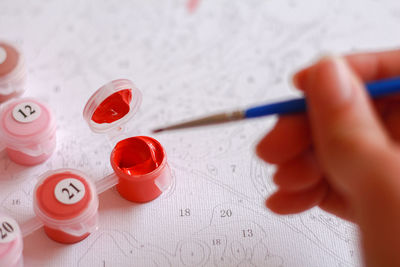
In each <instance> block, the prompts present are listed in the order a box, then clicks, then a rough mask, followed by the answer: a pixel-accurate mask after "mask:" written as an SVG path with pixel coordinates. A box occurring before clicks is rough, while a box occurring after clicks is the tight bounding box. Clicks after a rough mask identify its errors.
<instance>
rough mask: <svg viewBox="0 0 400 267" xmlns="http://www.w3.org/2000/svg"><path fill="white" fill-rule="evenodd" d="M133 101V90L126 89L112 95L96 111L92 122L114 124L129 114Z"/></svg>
mask: <svg viewBox="0 0 400 267" xmlns="http://www.w3.org/2000/svg"><path fill="white" fill-rule="evenodd" d="M131 100H132V91H131V89H124V90H120V91H118V92H115V93H114V94H112V95H110V96H109V97H107V98H106V99H104V100H103V102H101V103H100V105H99V106H98V107H97V109H96V110H95V111H94V113H93V116H92V121H94V122H96V123H112V122H114V121H117V120H119V119H121V118H122V117H124V116H125V115H126V114H127V113H128V112H129V109H130V107H129V104H130V103H131Z"/></svg>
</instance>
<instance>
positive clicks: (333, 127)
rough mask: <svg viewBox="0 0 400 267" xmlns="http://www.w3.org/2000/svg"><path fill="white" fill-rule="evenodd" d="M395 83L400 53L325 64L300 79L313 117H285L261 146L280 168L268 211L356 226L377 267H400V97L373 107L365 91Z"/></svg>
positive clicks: (262, 154)
mask: <svg viewBox="0 0 400 267" xmlns="http://www.w3.org/2000/svg"><path fill="white" fill-rule="evenodd" d="M393 76H400V51H388V52H381V53H369V54H355V55H350V56H347V57H345V58H339V57H326V58H323V59H321V60H320V61H319V62H317V63H316V64H314V65H312V66H311V67H308V68H306V69H304V70H302V71H300V72H299V73H297V74H296V75H295V76H294V83H295V85H296V87H298V88H299V89H300V90H302V91H304V93H305V95H306V99H307V104H308V113H307V114H298V115H290V116H282V117H281V118H280V119H279V120H278V122H277V124H276V125H275V127H274V128H273V129H272V130H271V131H270V132H269V133H268V134H267V135H266V136H265V137H264V138H263V139H262V140H261V141H260V143H259V144H258V146H257V154H258V156H259V157H260V158H262V159H263V160H265V161H267V162H269V163H273V164H276V165H277V171H276V173H275V175H274V182H275V183H276V185H277V186H278V190H277V192H275V193H274V194H273V195H271V196H270V197H269V198H268V200H267V201H266V205H267V207H268V208H270V209H271V210H272V211H274V212H276V213H279V214H291V213H298V212H301V211H304V210H307V209H309V208H312V207H314V206H316V205H318V206H319V207H320V208H322V209H323V210H325V211H328V212H331V213H333V214H335V215H337V216H339V217H341V218H344V219H347V220H350V221H353V222H355V223H357V224H358V225H359V227H360V230H361V234H362V239H363V245H364V250H365V251H364V253H365V258H366V263H367V264H368V265H371V266H374V265H375V264H377V265H379V266H388V264H390V266H393V265H395V266H400V255H399V254H400V253H398V249H399V248H400V149H399V142H400V96H394V97H386V98H384V99H380V100H377V101H375V102H372V101H370V99H369V98H368V95H367V93H366V91H365V88H364V86H363V83H365V82H369V81H373V80H379V79H384V78H389V77H393ZM396 258H397V261H398V262H397V263H398V264H397V265H396V264H394V263H395V262H396V261H394V260H395V259H396Z"/></svg>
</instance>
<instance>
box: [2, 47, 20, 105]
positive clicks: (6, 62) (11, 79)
mask: <svg viewBox="0 0 400 267" xmlns="http://www.w3.org/2000/svg"><path fill="white" fill-rule="evenodd" d="M25 90H26V67H25V61H24V58H23V56H22V54H21V53H20V52H19V50H18V49H17V48H16V47H15V46H13V45H11V44H8V43H6V42H2V41H0V102H4V101H6V100H8V99H10V98H13V97H17V96H19V95H21V94H22V93H23V92H24V91H25Z"/></svg>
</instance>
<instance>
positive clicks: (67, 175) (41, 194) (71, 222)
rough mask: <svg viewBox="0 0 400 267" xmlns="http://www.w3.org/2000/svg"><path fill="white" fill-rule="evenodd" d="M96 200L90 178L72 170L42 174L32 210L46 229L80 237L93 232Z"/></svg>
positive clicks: (97, 201) (96, 207) (97, 204)
mask: <svg viewBox="0 0 400 267" xmlns="http://www.w3.org/2000/svg"><path fill="white" fill-rule="evenodd" d="M98 206H99V200H98V197H97V193H96V189H95V186H94V184H93V183H92V182H91V181H90V179H89V178H88V177H87V176H86V175H85V174H84V173H82V172H80V171H77V170H74V169H58V170H55V171H48V172H46V173H44V174H43V175H42V176H41V177H40V178H39V181H38V183H37V184H36V187H35V190H34V201H33V209H34V212H35V214H36V216H37V217H38V219H39V220H40V221H42V222H43V224H44V225H45V226H47V227H50V228H53V229H59V230H61V231H64V232H68V233H69V234H72V235H76V236H80V235H82V234H85V233H88V232H93V231H94V230H96V229H97V224H91V223H90V222H92V221H93V218H94V217H95V216H96V215H97V209H98Z"/></svg>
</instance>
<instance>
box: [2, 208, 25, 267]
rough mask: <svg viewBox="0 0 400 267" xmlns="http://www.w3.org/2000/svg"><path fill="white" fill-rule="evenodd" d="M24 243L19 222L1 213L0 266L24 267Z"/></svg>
mask: <svg viewBox="0 0 400 267" xmlns="http://www.w3.org/2000/svg"><path fill="white" fill-rule="evenodd" d="M22 249H23V241H22V234H21V231H20V229H19V226H18V224H17V222H16V221H15V220H14V219H13V218H11V217H9V216H7V215H4V214H1V213H0V266H7V267H22V266H23V257H22Z"/></svg>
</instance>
